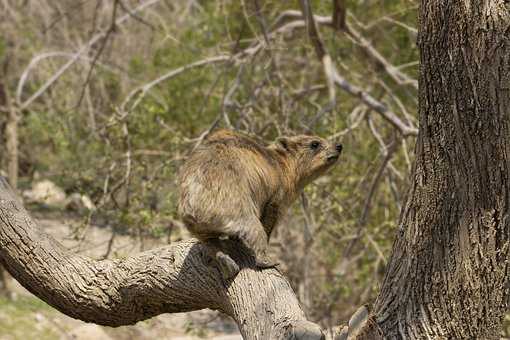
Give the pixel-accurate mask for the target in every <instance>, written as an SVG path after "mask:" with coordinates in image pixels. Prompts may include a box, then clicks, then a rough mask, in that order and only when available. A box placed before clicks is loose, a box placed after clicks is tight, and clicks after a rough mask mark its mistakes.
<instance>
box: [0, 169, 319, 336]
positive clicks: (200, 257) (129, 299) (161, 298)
mask: <svg viewBox="0 0 510 340" xmlns="http://www.w3.org/2000/svg"><path fill="white" fill-rule="evenodd" d="M231 246H232V248H231V249H229V251H228V252H229V253H230V254H232V256H233V257H234V258H235V259H236V260H237V261H238V263H240V264H241V265H242V267H243V268H244V269H242V270H241V272H240V273H239V274H238V275H237V276H236V278H235V279H234V280H233V281H231V282H225V281H223V279H222V278H221V276H220V274H219V271H218V270H217V269H216V268H215V267H211V266H212V264H211V263H209V262H210V259H209V257H208V256H207V255H206V251H205V249H204V246H203V245H202V244H200V243H197V242H196V241H193V240H191V241H185V242H180V243H177V244H174V245H171V246H167V247H162V248H158V249H154V250H150V251H146V252H143V253H140V254H139V255H137V256H134V257H129V258H126V259H122V260H103V261H96V260H92V259H90V258H86V257H83V256H80V255H76V254H72V253H70V252H68V251H66V250H65V249H63V248H62V247H61V246H60V245H59V244H58V243H57V242H56V241H55V240H53V239H52V238H51V237H49V236H48V235H46V234H44V233H42V232H41V231H40V230H39V229H38V228H37V227H36V225H35V224H34V222H33V221H32V219H31V218H30V217H29V216H28V214H27V212H26V211H25V209H24V208H23V207H22V206H21V204H20V203H19V202H18V201H17V200H16V198H15V197H14V194H13V192H12V191H11V190H10V189H9V187H8V185H7V183H6V181H5V180H4V179H3V178H1V177H0V259H1V260H2V262H3V263H4V265H5V267H6V268H7V269H8V270H9V272H10V273H11V274H12V276H13V277H15V278H16V279H17V280H18V281H19V282H20V283H21V284H22V285H23V286H24V287H25V288H27V289H28V290H29V291H31V292H32V293H34V294H35V295H36V296H38V297H39V298H41V299H43V300H44V301H46V302H47V303H48V304H50V305H52V306H54V307H55V308H57V309H58V310H60V311H62V312H63V313H65V314H67V315H69V316H72V317H74V318H77V319H81V320H84V321H87V322H94V323H97V324H102V325H108V326H120V325H126V324H132V323H135V322H137V321H140V320H144V319H148V318H150V317H153V316H155V315H158V314H162V313H172V312H185V311H191V310H197V309H203V308H212V309H217V310H220V311H222V312H224V313H226V314H228V315H230V316H232V317H233V318H234V320H236V322H237V324H238V325H239V329H240V331H241V334H242V335H243V337H244V338H245V339H286V338H289V339H305V336H308V337H306V339H310V340H312V339H317V340H319V339H322V338H323V334H322V332H321V330H320V328H319V327H318V326H317V325H316V324H313V323H311V322H308V321H306V318H305V315H304V313H303V311H302V310H301V308H300V306H299V303H298V301H297V298H296V296H295V294H294V292H293V291H292V289H291V287H290V285H289V283H288V282H287V280H286V279H285V278H284V277H283V276H282V275H281V274H280V273H279V272H278V271H277V270H275V269H270V270H264V271H259V270H253V269H251V268H250V267H253V263H251V262H250V261H251V258H250V257H249V256H247V255H246V254H242V253H241V252H240V251H239V250H238V249H235V248H234V247H235V243H232V244H231Z"/></svg>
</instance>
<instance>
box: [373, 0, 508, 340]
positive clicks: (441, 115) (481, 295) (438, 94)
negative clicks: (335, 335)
mask: <svg viewBox="0 0 510 340" xmlns="http://www.w3.org/2000/svg"><path fill="white" fill-rule="evenodd" d="M509 27H510V10H509V7H508V4H505V1H502V0H499V1H498V0H495V1H470V0H468V1H454V0H446V1H445V0H428V1H425V0H422V2H421V9H420V33H419V41H418V45H419V48H420V52H421V66H420V90H419V114H420V131H419V136H418V140H417V145H416V163H415V167H414V174H413V177H412V187H411V189H410V191H409V193H408V198H407V203H406V205H405V207H404V209H403V210H402V213H401V217H400V222H399V232H398V235H397V239H396V242H395V244H394V247H393V253H392V256H391V259H390V261H389V264H388V268H387V272H386V275H385V279H384V282H383V285H382V289H381V291H380V294H379V297H378V299H377V301H376V304H375V310H374V312H375V319H376V320H377V324H378V326H379V327H380V328H381V329H382V330H383V332H384V334H385V335H386V337H387V338H389V339H499V333H500V330H501V325H502V320H503V316H504V313H505V312H506V310H507V296H508V283H509V282H508V270H509V268H508V263H509V262H508V260H509V235H510V225H509V223H510V220H509V191H510V185H509V184H510V183H509V175H510V126H509V124H510V120H509V118H510V117H509V114H510V39H509Z"/></svg>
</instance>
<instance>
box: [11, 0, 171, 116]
mask: <svg viewBox="0 0 510 340" xmlns="http://www.w3.org/2000/svg"><path fill="white" fill-rule="evenodd" d="M159 1H161V0H147V1H145V2H143V3H142V4H140V5H139V6H138V7H136V8H135V9H133V10H132V12H131V13H128V14H126V15H123V16H122V17H120V18H119V19H118V20H116V21H115V25H121V24H123V23H124V22H125V21H127V20H129V19H130V18H132V13H137V12H140V11H143V10H145V9H146V8H148V7H150V6H152V5H155V4H156V3H158V2H159ZM107 32H108V31H103V32H100V33H98V34H96V35H95V36H94V37H92V39H90V40H89V41H88V42H87V43H86V44H84V45H83V46H81V47H80V49H78V51H77V52H76V53H75V54H74V56H73V57H72V58H71V59H69V61H68V62H67V63H65V64H64V65H62V66H61V67H60V69H58V70H57V72H55V73H54V74H53V75H52V76H51V77H50V78H49V79H48V80H47V81H46V82H45V83H44V84H43V85H42V86H41V87H39V89H38V90H37V91H36V92H35V93H34V94H32V95H31V96H30V97H29V98H28V99H27V100H25V101H24V102H22V100H21V95H22V92H23V85H24V81H23V82H21V79H20V82H19V83H18V89H17V91H16V101H17V104H18V107H19V108H20V110H24V109H26V108H27V107H28V106H30V105H31V104H32V103H33V102H34V101H35V100H36V99H37V98H39V97H40V96H41V95H42V94H43V93H44V92H46V90H48V89H49V88H50V87H51V86H52V85H53V84H54V83H55V82H56V81H57V80H58V79H59V78H60V77H61V76H62V75H63V74H64V73H65V72H66V71H67V70H68V69H69V68H70V67H71V66H72V65H74V63H76V61H77V60H79V59H80V57H81V56H82V55H83V54H85V53H86V52H87V51H88V50H89V49H90V48H92V46H94V45H95V44H96V43H97V42H98V41H100V40H101V39H103V38H104V37H105V36H106V34H107ZM31 63H32V62H31ZM31 63H30V64H31ZM25 78H26V77H25Z"/></svg>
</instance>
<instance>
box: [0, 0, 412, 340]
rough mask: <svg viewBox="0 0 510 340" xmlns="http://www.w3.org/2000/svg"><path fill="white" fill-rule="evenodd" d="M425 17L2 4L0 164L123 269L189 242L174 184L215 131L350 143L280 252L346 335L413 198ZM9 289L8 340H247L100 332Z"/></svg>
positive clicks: (186, 3)
mask: <svg viewBox="0 0 510 340" xmlns="http://www.w3.org/2000/svg"><path fill="white" fill-rule="evenodd" d="M307 6H309V7H307ZM307 8H308V9H307ZM303 9H305V12H306V11H310V10H313V14H314V15H315V17H314V18H315V23H316V25H317V28H318V29H317V31H316V32H315V30H313V27H311V26H310V20H303V16H302V15H301V13H302V10H303ZM417 11H418V2H417V1H414V0H385V1H380V0H345V1H343V0H342V1H339V0H336V1H331V0H328V1H326V0H313V1H269V0H241V1H239V0H218V1H200V0H178V1H170V0H143V1H142V0H108V1H105V0H59V1H52V0H2V1H0V31H1V32H2V33H1V34H0V140H1V142H0V169H1V170H2V174H3V175H4V176H8V178H9V179H10V181H11V183H13V184H15V185H16V187H17V190H18V193H19V194H20V196H22V197H23V200H24V202H25V205H26V206H27V208H28V209H29V211H30V212H31V213H32V215H33V216H34V217H35V218H36V219H37V220H38V221H39V222H40V224H41V226H42V228H44V230H45V231H46V232H48V233H50V234H51V235H53V236H54V237H55V238H57V239H58V240H59V241H61V242H62V243H63V244H64V245H66V246H67V247H69V248H71V249H72V250H73V251H76V252H79V253H83V254H87V255H90V256H93V257H95V258H118V257H123V256H128V255H129V254H133V253H136V252H139V251H143V250H146V249H149V248H152V247H157V246H160V245H164V244H168V243H172V242H177V241H179V240H182V239H185V238H188V237H189V235H188V234H187V233H186V231H185V230H184V229H183V228H182V223H181V222H180V220H179V216H178V215H177V212H176V204H177V198H178V193H177V190H176V174H177V172H178V169H179V166H180V165H181V164H182V162H183V161H184V160H185V159H186V157H187V155H188V154H189V152H190V151H191V149H192V148H193V147H194V146H195V145H197V144H198V143H200V142H201V140H202V139H203V138H204V136H205V135H206V134H207V133H208V132H210V131H211V130H212V129H214V128H216V127H218V126H221V127H226V128H232V129H236V130H240V131H243V132H245V133H248V134H251V135H254V136H257V137H259V138H261V139H264V140H266V141H268V142H270V141H272V140H274V139H275V138H276V137H277V136H280V135H292V134H298V133H313V134H317V135H320V136H323V137H326V138H331V139H332V140H336V141H339V142H341V143H343V145H344V152H343V154H342V157H341V161H340V164H339V166H337V167H336V168H334V170H333V171H332V172H331V173H330V174H329V175H328V176H326V177H324V178H321V179H320V180H318V181H316V182H315V183H313V184H312V185H310V186H309V187H307V189H306V190H305V193H304V194H303V195H302V197H301V199H300V200H298V202H296V204H295V205H294V206H293V207H292V209H291V211H289V214H288V216H287V218H286V220H285V221H284V223H283V225H280V226H279V228H278V229H277V231H276V233H274V234H273V235H274V236H273V238H272V240H271V251H272V252H274V254H273V255H274V256H275V257H277V258H279V260H280V262H281V270H282V271H283V272H284V273H285V275H286V276H287V277H288V279H289V280H290V282H291V284H292V286H293V287H294V290H295V292H296V293H297V295H298V296H299V299H300V301H301V304H302V306H303V308H304V309H305V311H306V313H307V315H308V316H309V318H310V319H311V320H313V321H315V322H318V323H319V324H321V325H322V326H324V327H332V326H335V325H339V324H341V323H345V322H346V321H347V320H348V318H349V317H350V315H351V314H352V313H353V312H354V311H355V310H356V309H357V308H358V307H359V306H361V305H362V304H365V303H370V302H372V301H373V300H374V299H375V297H376V294H377V292H378V287H379V284H380V282H381V280H382V276H383V274H384V271H385V265H386V262H387V260H388V256H389V255H390V251H391V246H392V242H393V239H394V235H395V232H396V225H397V221H398V214H399V211H400V207H401V206H402V204H403V200H404V199H405V193H406V188H407V186H408V178H409V174H410V171H411V164H412V162H413V150H414V143H415V134H416V127H417V112H416V107H417V100H418V91H417V78H418V60H419V54H418V50H417V48H416V44H415V42H416V38H417V22H416V17H417ZM307 13H308V14H311V13H309V12H307ZM314 32H315V33H316V35H315V36H314ZM314 37H315V38H317V39H314ZM321 48H322V51H323V53H325V54H327V55H329V56H330V57H331V60H332V65H329V66H328V65H325V64H324V63H323V61H324V59H323V58H321V54H320V49H321ZM318 49H319V50H318ZM324 66H326V67H324ZM331 68H333V70H334V72H333V71H331V70H332V69H331ZM398 121H400V122H401V123H403V124H404V125H405V126H406V127H407V129H408V130H405V131H404V130H403V129H402V128H401V127H399V126H398ZM395 122H397V124H396V123H395ZM0 282H1V283H0V286H1V293H0V339H2V340H4V339H91V338H95V339H154V338H158V339H195V338H214V337H217V338H218V339H239V338H240V336H239V335H236V333H237V328H236V326H235V324H233V323H232V322H231V321H230V320H229V319H228V318H227V317H225V316H222V315H219V314H218V313H216V312H212V311H201V312H195V313H190V314H178V315H162V316H159V317H156V318H154V319H151V320H148V321H145V322H140V323H138V324H136V325H134V326H129V327H121V328H117V329H112V328H107V327H99V326H94V325H87V324H85V323H83V322H80V321H76V320H72V319H70V318H68V317H66V316H64V315H62V314H61V313H59V312H57V311H56V310H54V309H53V308H51V307H49V306H48V305H46V304H45V303H44V302H42V301H40V300H39V299H37V298H35V297H34V296H32V295H31V294H29V293H28V292H27V291H25V290H24V289H22V288H21V287H20V286H19V284H17V283H16V282H15V281H14V280H13V279H12V278H10V277H9V275H8V274H7V273H5V272H3V271H2V272H1V274H0ZM237 334H238V333H237Z"/></svg>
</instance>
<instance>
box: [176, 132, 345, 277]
mask: <svg viewBox="0 0 510 340" xmlns="http://www.w3.org/2000/svg"><path fill="white" fill-rule="evenodd" d="M341 149H342V147H341V145H334V144H331V143H329V142H328V141H326V140H324V139H322V138H319V137H312V136H297V137H282V138H279V139H278V140H277V142H276V143H274V144H273V145H269V146H266V145H264V144H262V143H260V142H258V141H256V140H254V139H252V138H250V137H247V136H245V135H242V134H240V133H237V132H234V131H230V130H218V131H216V132H214V133H212V134H211V135H210V136H209V137H208V138H207V139H206V140H205V141H204V142H203V143H202V145H200V146H199V147H198V148H197V149H196V150H195V151H194V152H193V153H192V154H191V156H190V157H189V159H188V160H187V161H186V162H185V164H184V165H183V167H182V169H181V172H180V177H179V182H180V191H181V196H180V202H179V212H180V214H181V217H182V219H183V221H184V223H185V225H186V227H187V228H188V229H189V231H190V232H191V234H192V235H194V236H195V237H196V238H198V239H200V240H201V241H204V242H211V241H214V242H215V240H217V239H219V238H220V237H227V236H228V237H229V238H234V239H238V240H240V241H241V242H242V243H243V244H244V246H246V247H247V248H248V249H250V250H251V251H252V252H253V254H254V256H255V260H256V263H257V265H258V266H259V267H262V268H264V267H269V266H273V265H274V264H273V263H272V262H271V261H270V260H269V259H268V257H267V255H266V247H267V242H268V239H269V236H270V235H271V232H272V230H273V229H274V227H275V226H276V225H277V224H278V222H279V220H280V219H281V217H282V215H283V214H284V212H285V211H286V209H287V208H288V206H289V205H290V204H291V203H292V202H293V201H294V200H295V199H296V197H297V195H298V194H299V192H300V191H301V190H302V189H303V187H304V186H305V185H306V184H307V183H309V182H311V181H312V180H314V179H315V178H317V177H319V176H320V175H322V174H324V173H325V172H326V170H328V169H329V168H330V167H331V166H332V165H333V164H335V163H336V161H337V160H338V157H339V155H340V152H341ZM222 256H223V254H222Z"/></svg>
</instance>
